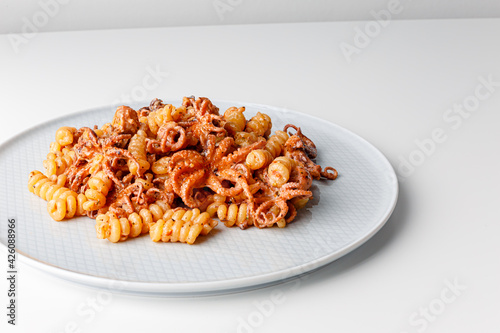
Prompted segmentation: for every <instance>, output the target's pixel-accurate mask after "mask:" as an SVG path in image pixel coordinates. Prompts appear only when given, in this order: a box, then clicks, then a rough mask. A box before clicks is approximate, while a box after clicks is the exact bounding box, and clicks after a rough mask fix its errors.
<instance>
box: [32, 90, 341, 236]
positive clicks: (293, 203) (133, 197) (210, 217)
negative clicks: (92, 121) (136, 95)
mask: <svg viewBox="0 0 500 333" xmlns="http://www.w3.org/2000/svg"><path fill="white" fill-rule="evenodd" d="M244 112H245V108H244V107H231V108H229V109H227V110H226V111H225V112H224V113H223V114H220V113H219V109H218V107H217V106H215V105H214V104H213V103H212V102H211V101H210V100H209V99H208V98H205V97H201V98H195V97H193V96H191V97H184V99H183V102H182V105H180V106H178V107H176V106H174V105H171V104H165V103H163V101H162V100H160V99H155V100H153V101H152V102H151V103H150V105H149V106H147V107H143V108H141V109H140V110H138V111H136V110H134V109H132V108H130V107H128V106H120V107H118V108H117V110H116V112H115V115H114V117H113V119H112V120H111V122H110V123H106V124H104V125H103V126H102V127H101V128H99V127H98V126H97V125H96V126H94V128H89V127H82V128H79V129H76V128H74V127H68V126H65V127H61V128H60V129H58V130H57V132H56V138H55V141H54V142H53V143H52V144H51V146H50V152H49V155H48V156H47V159H46V160H45V161H44V163H43V164H44V166H45V172H46V174H45V175H44V174H43V173H41V172H40V171H33V172H32V173H31V175H30V178H29V189H30V191H31V192H33V193H35V194H36V195H38V196H40V197H41V198H43V199H45V200H47V201H48V206H47V210H48V211H49V214H50V216H51V217H53V218H54V220H56V221H61V220H65V219H69V218H72V217H73V216H78V215H87V216H89V217H91V218H95V219H96V224H95V229H96V233H97V237H98V238H101V239H108V240H110V241H111V242H119V241H125V240H127V239H129V238H135V237H138V236H141V235H143V234H146V233H149V234H150V237H151V239H152V240H153V241H155V242H159V241H161V242H177V241H178V242H182V243H188V244H193V243H194V242H195V241H196V239H197V238H198V237H199V236H205V235H207V234H208V233H209V232H210V231H211V230H212V229H213V228H214V227H215V226H216V225H217V221H216V220H215V219H216V218H217V219H219V220H220V221H221V222H223V223H224V224H225V226H227V227H232V226H237V227H239V228H241V229H246V228H249V227H251V226H255V227H257V228H266V227H272V226H274V225H277V226H278V227H280V228H283V227H285V226H286V225H287V224H288V223H290V222H292V221H293V220H294V218H295V217H296V215H297V209H301V208H303V207H304V206H306V204H307V202H308V201H309V199H310V198H311V197H312V192H311V190H310V188H311V184H312V180H313V179H320V178H326V179H330V180H333V179H335V178H336V177H337V171H336V170H335V169H334V168H332V167H327V168H324V169H323V168H322V167H321V166H319V165H317V164H316V163H315V162H314V159H315V158H316V155H317V150H316V147H315V145H314V143H313V142H312V141H311V140H310V139H309V138H307V137H306V136H305V135H304V134H303V133H302V130H301V128H300V127H297V126H295V125H291V124H289V125H286V126H285V128H284V129H283V130H282V131H280V130H278V131H276V132H275V134H274V135H271V136H270V134H271V128H272V121H271V118H270V117H269V115H267V114H265V113H261V112H258V113H257V114H256V115H254V116H253V117H250V118H249V119H248V120H247V118H246V117H245V115H244ZM290 128H292V129H294V130H295V134H292V133H288V132H287V131H288V130H289V129H290Z"/></svg>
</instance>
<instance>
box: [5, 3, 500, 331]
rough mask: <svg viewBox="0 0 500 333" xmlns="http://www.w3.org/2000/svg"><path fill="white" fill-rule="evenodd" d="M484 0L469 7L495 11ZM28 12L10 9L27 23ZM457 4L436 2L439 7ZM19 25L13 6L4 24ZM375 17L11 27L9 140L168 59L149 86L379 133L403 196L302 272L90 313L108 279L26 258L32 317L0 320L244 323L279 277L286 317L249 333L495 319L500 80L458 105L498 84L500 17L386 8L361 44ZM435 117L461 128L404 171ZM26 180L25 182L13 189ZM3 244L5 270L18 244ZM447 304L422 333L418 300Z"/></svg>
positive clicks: (499, 272) (280, 312)
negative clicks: (360, 236) (363, 234)
mask: <svg viewBox="0 0 500 333" xmlns="http://www.w3.org/2000/svg"><path fill="white" fill-rule="evenodd" d="M12 3H13V2H9V5H10V6H11V7H12ZM248 3H250V2H247V1H245V2H243V3H242V4H241V10H240V9H238V10H237V8H235V9H234V11H231V12H227V13H226V15H225V20H224V23H226V22H227V23H229V22H231V23H237V22H239V21H241V20H239V19H236V17H237V16H238V15H246V14H244V12H245V10H244V7H243V6H246V5H247V4H248ZM416 3H417V1H414V2H412V3H411V5H410V4H408V5H407V6H406V5H405V6H403V7H404V9H405V10H403V12H402V13H400V14H398V15H397V17H395V18H401V17H403V16H404V15H410V14H407V13H411V12H412V11H413V9H412V8H414V7H413V6H415V4H416ZM421 3H427V4H429V3H430V1H422V2H421ZM432 3H433V4H437V3H438V2H435V1H434V2H432ZM439 3H443V2H439ZM446 3H450V2H446ZM471 3H472V2H470V3H469V2H467V4H468V5H467V6H468V7H467V8H468V9H469V10H471V11H470V12H474V11H472V7H474V8H476V7H477V8H478V10H479V8H483V7H482V6H481V5H479V3H478V2H476V3H475V4H474V5H472V4H471ZM366 4H367V2H366V3H365V5H366ZM484 4H485V5H486V4H490V7H488V10H485V11H484V12H481V15H488V14H491V15H496V16H498V13H497V14H494V13H495V11H494V10H493V9H494V8H493V5H494V3H493V2H484ZM2 5H5V2H2ZM71 5H73V6H77V5H76V2H75V3H73V2H71V3H69V4H68V5H67V6H68V8H70V7H69V6H71ZM102 6H104V5H102ZM207 6H208V8H207V9H206V10H205V12H206V13H207V16H210V17H211V19H212V22H216V21H217V20H218V18H217V16H216V15H217V14H216V13H215V14H214V12H213V6H212V4H211V2H209V4H208V5H207ZM443 6H444V5H443ZM457 6H458V7H460V6H466V3H465V2H460V3H459V4H457ZM345 7H347V5H345ZM369 7H370V6H368V5H366V6H365V7H363V10H362V12H363V14H362V15H366V13H369V12H370V10H371V9H374V10H377V11H378V10H381V9H383V8H386V3H377V6H375V5H373V7H372V8H369ZM450 7H451V5H450ZM428 8H434V7H432V6H431V7H428ZM442 8H444V7H442ZM107 10H108V9H107V8H106V7H104V8H102V11H103V12H106V11H107ZM407 10H408V11H407ZM461 10H463V12H462V13H465V12H467V11H466V8H465V7H463V8H462V9H461ZM16 12H17V10H14V9H13V12H12V13H13V14H12V15H7V16H9V20H7V21H9V22H11V21H13V22H15V24H14V25H13V26H16V24H17V27H19V21H18V19H19V13H18V14H15V13H16ZM417 12H418V11H417ZM450 12H453V9H449V10H447V11H444V10H443V11H437V12H434V11H432V10H430V9H429V12H428V13H427V15H428V16H433V17H434V15H444V13H450ZM1 13H2V15H6V14H5V11H4V10H2V11H1ZM73 13H78V11H74V12H73ZM415 13H416V12H415ZM439 13H441V14H439ZM14 14H15V15H14ZM87 14H88V13H87ZM87 14H86V13H85V12H82V13H81V16H82V17H81V18H79V17H78V15H77V14H72V15H73V16H72V19H68V21H74V22H75V24H76V22H78V21H79V20H81V21H82V22H86V20H84V19H83V17H85V16H86V15H87ZM23 15H25V14H21V17H22V16H23ZM26 15H27V14H26ZM65 15H68V14H65V13H64V11H63V7H61V11H60V14H59V15H57V16H55V17H54V18H51V19H50V20H49V22H48V23H47V25H45V27H44V28H43V29H41V31H44V29H45V28H47V31H48V30H50V29H49V28H50V27H57V26H58V24H61V23H60V22H59V21H64V20H66V19H64V20H63V18H64V17H65ZM95 15H96V17H99V16H100V15H103V16H105V15H104V14H102V13H95ZM141 15H144V14H142V13H141ZM151 15H153V14H151ZM154 15H157V13H155V14H154ZM368 15H370V14H368ZM474 15H479V16H481V15H480V14H479V13H478V14H474ZM10 16H12V17H10ZM14 17H17V18H14ZM27 17H29V15H27ZM183 17H186V19H187V17H188V15H187V14H186V13H183ZM101 18H102V17H101ZM356 18H360V17H356ZM368 19H370V17H368ZM233 20H234V21H233ZM7 21H3V20H0V22H2V26H3V22H7ZM97 21H100V20H98V19H97V18H96V22H94V23H95V27H97ZM104 21H105V20H101V22H104ZM235 21H237V22H235ZM94 23H93V24H94ZM208 23H209V22H207V23H206V24H208ZM9 24H10V23H9ZM368 24H369V23H368V22H336V23H293V24H271V25H252V26H249V25H240V26H233V25H228V26H213V27H185V28H161V29H128V30H107V31H82V32H55V33H44V32H39V33H35V34H34V35H30V36H23V35H18V37H22V38H25V42H21V44H17V48H16V47H14V45H15V44H13V43H12V39H11V38H10V37H9V36H6V35H5V36H0V49H1V50H2V53H1V54H0V73H2V75H1V76H0V91H1V92H2V98H1V99H0V110H1V115H2V119H1V121H0V142H5V141H6V140H7V139H9V138H10V137H12V136H14V135H15V134H17V133H19V132H21V131H23V130H25V129H27V128H30V127H32V126H34V125H36V124H39V123H41V122H44V121H46V120H48V119H52V118H55V117H59V116H61V115H64V114H67V113H70V112H76V111H79V110H82V109H85V108H90V107H94V106H99V105H108V104H111V103H113V102H115V101H116V100H117V99H120V98H122V97H121V96H123V94H128V95H131V94H133V92H134V91H136V92H137V91H139V90H140V89H139V88H140V87H141V86H142V82H143V79H144V78H145V76H146V75H147V74H148V69H155V68H159V70H160V71H162V72H168V75H166V76H164V77H162V79H161V80H159V82H158V85H157V86H155V87H154V88H153V89H149V90H147V91H146V96H145V97H146V98H154V97H165V98H178V97H181V96H183V95H190V94H194V95H197V96H200V95H201V96H208V97H211V98H213V99H231V100H241V101H248V102H256V103H262V104H269V105H275V106H281V107H287V108H290V109H295V110H298V111H300V112H304V113H309V114H312V115H315V116H318V117H321V118H323V119H326V120H328V121H331V122H334V123H337V124H339V125H341V126H343V127H346V128H348V129H350V130H352V131H354V132H355V133H357V134H359V135H361V136H362V137H364V138H365V139H367V140H368V141H370V142H371V143H373V144H374V145H375V146H376V147H377V148H379V149H380V150H381V151H382V152H383V153H384V154H385V155H386V156H387V157H388V159H389V160H390V162H391V163H392V164H393V166H394V168H395V169H396V171H397V173H398V175H399V177H400V179H401V182H400V197H399V201H398V204H397V207H396V209H395V211H394V213H393V215H392V217H391V218H390V220H389V221H388V222H387V225H386V226H385V227H384V228H383V229H382V230H381V231H380V232H379V233H377V234H376V235H375V236H374V237H373V239H371V240H370V241H369V242H367V243H366V244H365V245H363V246H362V247H360V248H359V249H357V250H356V251H354V252H352V253H350V254H349V255H347V256H345V257H343V258H341V259H339V260H338V261H336V262H334V263H332V264H330V265H328V266H326V267H324V268H323V269H321V270H319V271H317V272H314V273H313V274H311V275H308V276H307V278H305V279H302V280H296V281H292V282H290V283H288V284H284V285H278V286H275V287H270V288H265V289H261V290H256V291H250V292H245V293H240V294H233V295H227V296H218V297H205V298H193V299H168V298H147V297H136V296H128V295H121V294H112V296H111V297H110V298H107V299H106V302H105V304H103V303H102V304H99V306H98V310H97V309H95V310H94V311H93V312H92V313H93V316H88V315H82V314H81V313H79V312H78V309H81V308H82V307H84V309H87V310H88V309H90V308H89V304H90V303H91V302H93V300H95V299H97V298H98V297H99V296H102V294H101V293H102V291H99V290H94V289H90V288H87V287H84V286H80V285H76V284H72V283H68V282H65V281H61V280H59V279H57V278H54V277H51V276H48V275H45V274H44V273H41V272H39V271H37V270H35V269H33V268H31V267H29V266H27V265H25V264H22V263H19V282H18V291H19V294H18V305H19V308H18V326H16V327H11V326H8V325H7V324H6V317H5V315H4V314H3V313H0V318H2V319H1V320H0V330H1V331H2V332H4V331H7V332H65V331H67V332H71V331H75V330H74V328H75V327H76V328H77V329H78V330H79V331H80V332H109V331H123V332H129V331H139V332H142V331H153V330H155V331H157V330H158V331H166V330H168V331H172V332H238V327H239V325H240V320H248V318H250V317H252V316H255V315H256V313H259V311H260V310H259V304H262V303H265V302H269V301H270V300H271V299H272V298H271V295H272V293H273V292H276V291H280V292H283V293H284V299H282V300H283V301H282V302H280V303H279V304H275V306H274V308H273V311H272V313H271V314H269V315H266V316H263V315H262V314H261V316H262V317H263V318H264V320H263V321H262V323H260V324H259V325H255V327H252V328H251V330H250V331H251V332H304V331H317V332H332V331H335V332H349V333H351V332H383V333H387V332H394V333H403V332H407V333H415V332H429V333H437V332H458V333H461V332H487V333H489V332H491V333H493V332H498V327H500V317H499V316H498V309H499V308H500V288H499V287H498V281H499V280H500V261H499V260H498V255H499V254H500V242H498V235H499V234H500V224H499V221H500V209H499V207H500V206H499V201H500V191H499V188H500V173H499V172H498V170H500V156H499V153H498V151H499V142H500V131H498V128H499V125H500V112H498V110H499V109H500V87H498V86H495V87H494V88H493V91H492V92H491V94H490V95H489V96H488V97H487V98H485V99H483V100H481V101H480V103H479V104H478V106H477V107H476V108H475V109H474V111H472V112H468V113H467V117H459V118H454V119H455V120H454V121H453V122H451V121H449V119H448V120H446V119H447V118H446V117H445V115H446V114H449V112H450V111H448V110H450V109H451V110H453V107H454V105H455V104H458V105H460V104H462V103H464V101H466V100H471V98H472V99H473V98H474V97H475V96H476V89H477V87H478V85H480V84H481V83H480V79H479V78H481V77H482V78H485V79H488V78H491V80H492V81H494V82H500V63H499V59H500V45H499V44H498V32H499V31H500V20H499V19H457V20H397V21H389V24H388V25H387V26H386V27H384V28H383V29H382V28H380V29H379V30H378V33H377V34H374V35H373V37H371V38H370V39H369V42H366V41H365V44H363V45H362V47H361V45H359V33H357V31H366V29H367V27H368ZM9 26H10V25H9ZM63 26H64V25H63ZM372 26H373V24H372ZM100 27H104V26H100ZM66 28H68V27H66ZM9 29H11V28H9ZM12 29H14V28H12ZM68 29H70V28H68ZM71 29H72V28H71ZM75 29H76V28H75ZM9 31H15V29H14V30H9ZM356 40H357V41H358V46H359V47H357V50H358V53H354V54H352V55H351V56H350V57H346V56H345V55H344V53H343V52H342V46H343V45H344V46H345V45H346V44H349V45H351V46H356ZM496 84H497V83H496ZM138 87H139V88H138ZM481 91H482V92H483V93H484V88H482V90H481ZM141 97H142V96H141ZM453 115H454V116H457V114H456V113H454V114H453ZM458 119H460V122H458V121H459V120H458ZM437 128H441V129H442V130H443V131H444V133H445V134H446V141H445V142H442V143H436V145H435V147H434V148H435V149H433V150H432V152H431V153H429V154H428V155H425V157H424V159H423V160H420V161H419V162H418V163H417V164H418V165H415V166H414V168H413V170H412V171H411V172H408V171H405V170H404V168H402V165H403V164H402V163H403V162H402V161H403V160H405V161H407V160H409V159H410V157H412V156H413V157H415V156H417V155H418V154H419V153H418V151H420V150H421V148H419V146H418V145H419V143H421V142H422V141H424V140H427V139H429V138H431V133H432V131H433V130H435V129H437ZM40 163H41V161H40ZM40 165H41V164H40ZM12 167H13V168H15V166H12ZM3 177H8V175H3ZM24 189H25V184H20V185H19V188H17V189H11V190H13V191H14V190H24ZM0 213H1V215H0V217H1V218H2V221H4V217H5V216H6V215H5V214H9V215H10V214H15V212H12V211H11V209H10V208H9V207H5V206H1V209H0ZM332 214H334V212H332ZM2 223H3V222H2ZM0 255H1V257H3V256H4V254H3V252H2V253H0ZM1 257H0V267H3V268H1V271H4V270H5V267H6V264H7V263H6V257H4V258H5V259H2V258H1ZM455 282H456V284H458V285H460V286H461V288H462V289H460V290H458V291H456V292H455V293H454V294H453V295H455V296H456V297H454V298H453V300H452V301H449V302H447V303H446V304H445V303H443V300H442V299H443V297H444V296H446V295H447V297H450V296H451V295H452V294H450V288H449V286H448V284H449V283H452V284H453V283H455ZM6 290H7V284H6V280H5V279H4V278H3V277H2V278H0V295H2V296H0V304H5V302H6V301H7V297H6ZM443 295H444V296H443ZM447 299H448V300H449V298H447ZM440 302H441V303H443V304H445V306H444V308H440V311H439V313H436V314H435V315H432V320H431V319H429V320H427V321H426V326H425V330H424V329H423V327H424V326H423V324H415V322H413V323H412V321H411V318H414V316H415V313H416V314H418V313H419V312H420V311H423V310H422V309H424V310H425V309H428V308H429V307H430V306H431V305H434V306H437V305H439V304H441V303H440ZM267 304H268V303H267ZM2 308H4V306H3V305H2ZM2 311H5V310H2ZM418 318H419V319H422V317H418ZM414 319H415V318H414ZM420 323H421V322H420ZM72 325H73V329H72ZM240 331H241V330H240ZM247 331H248V330H247Z"/></svg>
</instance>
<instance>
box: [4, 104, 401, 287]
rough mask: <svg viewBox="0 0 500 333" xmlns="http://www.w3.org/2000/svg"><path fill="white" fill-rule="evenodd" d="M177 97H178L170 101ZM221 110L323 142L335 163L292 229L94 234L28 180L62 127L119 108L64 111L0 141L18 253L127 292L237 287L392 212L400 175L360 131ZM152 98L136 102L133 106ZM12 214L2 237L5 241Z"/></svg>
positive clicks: (278, 271)
mask: <svg viewBox="0 0 500 333" xmlns="http://www.w3.org/2000/svg"><path fill="white" fill-rule="evenodd" d="M166 102H169V103H173V104H174V105H180V103H181V101H179V100H170V101H166ZM214 104H216V105H217V106H218V107H219V108H220V110H221V111H224V110H225V109H226V108H228V107H230V106H233V105H234V106H246V112H245V115H246V117H247V119H249V118H250V117H251V116H253V115H255V114H256V112H257V111H261V112H264V113H267V114H268V115H269V116H271V118H272V120H273V131H274V130H277V129H283V126H284V125H286V124H288V123H291V124H295V125H297V126H300V127H301V128H302V131H303V132H304V134H306V135H307V136H308V137H309V138H311V139H312V140H313V141H314V143H315V144H316V146H317V147H318V158H317V160H316V162H317V163H318V164H320V165H321V166H323V167H325V166H333V167H335V168H336V169H337V170H338V171H339V177H338V178H337V179H336V180H335V181H327V180H321V181H317V180H315V181H313V186H312V191H313V195H314V199H313V200H311V201H310V202H309V203H308V205H307V208H306V209H303V210H301V211H299V213H298V216H297V218H296V219H295V221H294V222H293V223H291V224H289V225H288V226H287V227H286V228H283V229H280V228H276V227H275V228H268V229H264V230H259V229H257V228H249V229H247V230H240V229H238V228H226V227H225V226H224V225H223V224H219V226H218V227H217V228H216V229H215V230H213V232H212V233H211V234H210V235H209V236H207V237H201V238H199V239H198V241H197V243H195V245H192V246H189V245H186V244H179V243H173V244H171V243H153V242H152V241H151V240H150V238H149V236H147V235H146V236H143V237H139V238H136V239H130V240H127V241H126V242H121V243H117V244H113V243H111V242H109V241H107V240H100V239H97V238H96V236H95V229H94V220H91V219H89V218H87V217H80V218H77V219H72V220H69V221H68V222H59V223H58V222H54V221H53V220H52V219H51V218H50V217H49V216H48V213H47V211H46V202H45V201H44V200H42V199H40V198H38V197H37V196H35V195H34V194H32V193H30V192H29V191H28V189H27V180H28V174H29V172H30V171H32V170H35V169H36V170H40V171H43V166H42V161H43V160H44V159H45V156H46V154H47V152H48V150H49V145H50V142H52V141H54V134H55V132H56V130H57V129H58V128H59V127H61V126H73V127H77V128H79V127H82V126H88V127H92V126H93V125H95V124H97V125H99V126H101V125H102V124H104V123H106V122H110V121H111V119H112V117H113V114H114V110H115V108H114V107H101V108H95V109H92V110H88V111H85V112H80V113H77V114H72V115H69V116H65V117H63V118H59V119H56V120H54V121H50V122H48V123H45V124H43V125H40V126H38V127H35V128H33V129H31V130H28V131H26V132H23V133H21V134H19V135H18V136H16V137H15V138H13V139H11V140H10V141H8V142H6V143H5V144H4V145H2V146H1V147H0V174H1V175H3V177H1V178H0V202H1V203H2V205H3V207H2V209H1V214H2V216H1V218H2V221H3V222H6V220H7V218H15V219H16V221H17V226H16V227H17V229H16V231H17V232H16V235H17V239H16V245H17V252H18V253H19V254H21V255H22V259H24V260H25V261H26V262H27V263H29V264H31V265H33V266H35V267H37V268H39V269H42V270H44V271H46V272H48V273H51V274H54V275H56V276H58V277H61V278H65V279H68V280H71V281H75V282H79V283H83V284H87V285H91V286H95V287H102V288H111V289H115V290H120V291H124V292H130V293H143V294H155V295H170V296H188V295H206V294H217V293H225V292H234V291H239V290H245V289H248V288H255V287H257V286H261V285H268V284H272V283H277V282H279V281H283V280H285V279H288V278H292V277H294V276H297V275H300V274H303V273H306V272H309V271H312V270H314V269H316V268H319V267H321V266H323V265H326V264H328V263H330V262H332V261H334V260H335V259H338V258H339V257H341V256H343V255H345V254H346V253H348V252H350V251H352V250H353V249H355V248H357V247H358V246H359V245H361V244H363V243H364V242H365V241H366V240H368V239H369V238H370V237H371V236H373V235H374V234H375V233H376V232H377V231H378V230H379V229H380V228H381V227H382V226H383V224H384V223H385V221H387V219H388V218H389V216H390V214H391V213H392V211H393V209H394V206H395V204H396V201H397V193H398V184H397V178H396V176H395V173H394V170H393V169H392V167H391V165H390V164H389V162H388V161H387V159H386V158H385V157H384V156H383V155H382V154H381V153H380V152H379V151H378V150H377V149H376V148H374V147H373V146H372V145H371V144H369V143H368V142H366V141H365V140H364V139H362V138H360V137H359V136H357V135H355V134H353V133H352V132H349V131H348V130H346V129H343V128H341V127H339V126H337V125H334V124H332V123H329V122H327V121H324V120H321V119H319V118H315V117H312V116H308V115H305V114H302V113H298V112H295V111H290V110H285V109H281V108H275V107H269V106H263V105H255V104H248V103H247V104H245V103H240V102H227V101H215V102H214ZM143 105H148V103H147V102H145V103H138V104H137V105H132V107H136V108H139V107H140V106H143ZM6 234H7V223H0V235H1V238H0V241H1V243H2V246H6V244H7V237H6Z"/></svg>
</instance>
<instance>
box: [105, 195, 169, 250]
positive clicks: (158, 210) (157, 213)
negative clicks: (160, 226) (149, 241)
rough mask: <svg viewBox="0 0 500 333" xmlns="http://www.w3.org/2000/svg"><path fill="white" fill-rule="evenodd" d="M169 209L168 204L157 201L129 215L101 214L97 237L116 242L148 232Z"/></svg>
mask: <svg viewBox="0 0 500 333" xmlns="http://www.w3.org/2000/svg"><path fill="white" fill-rule="evenodd" d="M168 210H170V206H169V205H168V204H166V203H164V202H161V201H157V202H156V203H154V204H151V205H149V207H148V208H143V209H141V210H140V212H139V213H135V212H134V213H132V214H130V215H129V216H127V217H121V218H118V217H117V215H116V214H114V213H112V212H109V211H108V212H107V213H105V214H99V215H97V218H96V225H95V228H96V232H97V238H99V239H108V240H109V241H111V242H113V243H116V242H118V241H125V240H127V239H128V238H135V237H137V236H139V235H142V234H146V233H148V232H149V231H150V226H151V225H153V224H154V223H156V222H157V221H158V220H161V219H162V218H163V215H164V213H165V212H167V211H168Z"/></svg>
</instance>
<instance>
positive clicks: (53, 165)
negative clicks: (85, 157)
mask: <svg viewBox="0 0 500 333" xmlns="http://www.w3.org/2000/svg"><path fill="white" fill-rule="evenodd" d="M54 143H55V144H57V145H59V144H58V143H57V142H54ZM59 147H60V146H59ZM75 161H76V153H75V152H74V151H72V150H70V149H68V148H62V150H61V151H55V152H50V153H48V154H47V159H46V160H44V161H43V166H44V167H45V174H46V175H47V176H49V177H50V176H52V175H61V174H62V173H64V172H65V171H66V169H68V168H69V167H70V166H71V165H72V164H73V163H74V162H75Z"/></svg>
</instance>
